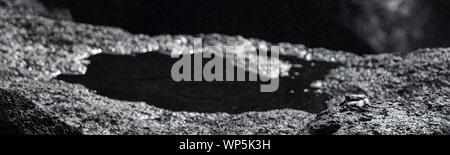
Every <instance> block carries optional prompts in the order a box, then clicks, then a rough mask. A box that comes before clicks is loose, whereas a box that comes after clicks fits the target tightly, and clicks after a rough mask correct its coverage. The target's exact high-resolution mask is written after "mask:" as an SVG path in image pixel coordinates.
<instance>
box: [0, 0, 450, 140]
mask: <svg viewBox="0 0 450 155" xmlns="http://www.w3.org/2000/svg"><path fill="white" fill-rule="evenodd" d="M1 1H3V0H0V2H1ZM0 7H1V9H0V21H1V22H0V51H1V52H0V75H1V76H0V88H8V89H14V90H17V91H19V92H22V94H25V95H24V96H23V97H25V98H26V99H27V100H29V101H30V102H27V103H28V104H26V105H33V107H39V109H42V111H44V113H46V114H48V115H50V116H51V117H50V118H52V120H54V121H55V120H60V121H61V122H63V123H65V124H67V125H68V126H70V127H74V128H76V129H79V130H80V131H81V132H82V133H83V134H142V135H144V134H374V135H376V134H383V135H385V134H387V135H391V134H402V135H408V134H432V135H435V134H436V135H439V134H448V129H449V120H450V119H449V111H450V110H449V105H448V103H449V96H448V94H450V93H449V92H450V91H449V88H450V81H449V79H448V77H449V76H450V71H449V70H448V69H449V68H450V62H449V59H448V58H449V57H450V49H447V48H440V49H422V50H418V51H414V52H411V53H409V54H405V55H395V54H378V55H367V56H357V55H355V54H352V53H347V52H342V51H332V50H327V49H322V48H315V49H313V48H307V47H305V46H304V45H299V44H290V43H280V44H273V43H269V42H266V41H262V40H259V39H248V38H244V37H241V36H227V35H221V34H201V35H195V36H192V35H176V36H175V35H160V36H147V35H133V34H130V33H128V32H126V31H123V30H121V29H117V28H111V27H103V26H93V25H88V24H79V23H75V22H71V21H61V20H53V19H49V18H46V17H42V16H41V15H39V14H37V13H36V12H35V11H33V10H30V9H27V8H26V7H20V8H17V7H9V6H8V5H0ZM195 37H201V38H203V43H204V44H205V45H207V46H212V45H215V46H217V47H218V48H208V49H204V50H206V51H209V52H217V50H220V49H223V48H225V47H226V46H231V45H233V46H239V47H242V48H241V49H244V50H236V51H232V52H234V53H237V54H242V53H255V52H256V50H255V49H256V47H259V46H260V45H269V46H270V45H279V46H280V48H281V51H282V52H281V54H282V57H280V61H278V62H280V63H282V64H301V67H299V65H297V67H294V68H297V69H299V70H298V71H299V72H298V73H297V74H295V72H293V74H290V75H297V76H306V77H308V76H313V75H309V74H302V73H303V72H304V71H302V69H311V67H318V68H319V69H317V70H316V71H321V73H320V75H324V77H323V79H320V83H321V87H320V92H322V93H323V94H325V95H328V96H330V98H329V99H328V100H327V101H326V103H328V107H329V108H328V109H327V110H324V111H322V112H319V114H317V115H316V114H311V113H308V112H304V111H302V110H298V109H297V110H296V109H285V108H276V109H271V110H270V111H263V112H249V111H246V112H243V113H235V114H230V113H223V112H212V113H199V112H192V111H191V112H180V111H178V112H177V111H172V110H168V109H164V108H158V107H156V106H152V105H151V104H146V103H143V102H139V101H121V100H117V99H112V98H110V97H107V96H102V95H101V94H100V93H98V92H96V91H95V90H93V89H90V88H89V87H87V86H84V85H81V84H75V83H74V84H71V83H67V82H64V81H61V80H57V79H55V78H56V77H57V76H58V75H61V74H65V75H70V74H73V75H83V74H86V73H87V70H88V68H87V67H88V64H89V63H90V61H89V59H87V58H88V57H90V56H93V55H97V54H110V55H111V54H112V55H125V56H129V55H135V56H137V55H139V54H142V53H148V52H169V51H171V50H172V49H174V48H176V47H186V48H188V47H192V46H193V44H192V43H193V40H194V38H195ZM296 61H298V62H309V63H293V62H296ZM311 62H315V64H314V65H313V64H312V63H311ZM317 62H323V63H325V64H328V63H330V64H338V66H334V65H333V66H334V67H331V69H330V67H325V68H326V69H320V68H321V66H322V65H321V64H318V63H317ZM106 65H108V64H106ZM311 73H314V72H311ZM318 80H319V79H318ZM312 82H313V81H311V83H312ZM311 83H308V84H307V85H306V86H305V87H304V88H306V87H309V86H311ZM295 86H296V85H293V86H292V87H293V88H294V89H287V90H286V92H292V91H291V90H295V91H294V92H293V94H292V93H288V94H289V95H295V94H297V93H299V92H317V91H318V90H315V89H314V88H311V89H310V88H306V89H304V88H302V89H299V90H296V89H295V88H297V87H295ZM298 88H300V87H298ZM317 88H318V87H317ZM346 94H364V96H366V97H363V96H349V97H347V99H346V98H345V95H346ZM9 98H12V100H14V99H17V100H19V101H22V100H21V98H20V97H19V96H15V95H13V96H10V97H9ZM367 98H368V99H370V102H367V101H366V99H367ZM288 99H289V98H288ZM341 103H351V104H348V106H340V104H341ZM354 103H355V104H354ZM361 105H362V106H361ZM349 107H352V108H349ZM354 107H356V108H354ZM12 108H13V109H12V111H14V110H20V107H12ZM0 111H1V110H0ZM8 112H10V111H7V112H6V113H7V114H8V115H9V114H11V115H13V116H16V115H17V116H16V117H18V118H23V117H22V116H21V115H19V114H16V113H8ZM39 113H40V112H39ZM29 117H31V116H26V118H29ZM45 118H47V117H44V119H45ZM7 121H10V120H9V119H7ZM22 122H26V121H22ZM51 124H55V123H51ZM51 124H50V125H51ZM56 124H58V123H56ZM30 126H31V128H33V129H39V130H36V132H27V133H32V134H46V133H49V132H50V130H47V129H45V128H44V129H41V128H42V126H40V125H39V124H31V125H30ZM26 127H28V125H27V126H26ZM26 127H21V128H23V129H27V128H26ZM50 133H53V132H50ZM57 133H67V132H57Z"/></svg>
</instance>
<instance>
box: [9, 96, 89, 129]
mask: <svg viewBox="0 0 450 155" xmlns="http://www.w3.org/2000/svg"><path fill="white" fill-rule="evenodd" d="M80 134H81V132H80V131H79V130H78V129H76V128H74V127H72V126H69V125H67V124H65V123H64V122H62V121H59V120H58V119H57V118H55V117H52V116H51V115H50V114H49V113H47V112H45V111H43V110H41V109H39V107H37V106H36V105H35V104H33V103H31V102H30V101H29V100H27V99H25V97H23V96H22V95H20V94H19V93H17V92H14V91H7V90H3V89H0V135H80Z"/></svg>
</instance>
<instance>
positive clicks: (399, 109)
mask: <svg viewBox="0 0 450 155" xmlns="http://www.w3.org/2000/svg"><path fill="white" fill-rule="evenodd" d="M448 94H449V90H444V91H440V92H435V93H429V94H425V95H424V96H418V97H414V98H411V99H404V98H398V99H390V100H384V101H378V102H375V103H374V105H371V106H359V107H358V108H359V109H360V110H354V109H352V108H348V107H347V106H338V107H333V108H330V109H328V110H326V111H324V112H322V113H320V114H319V115H318V116H317V117H316V118H315V119H314V120H313V121H311V122H310V123H309V124H308V128H309V133H311V134H329V135H330V134H334V135H445V134H448V133H446V132H447V130H448V129H449V127H450V117H449V115H448V114H449V111H448V110H449V108H450V102H449V101H450V98H449V95H448ZM437 107H439V108H437Z"/></svg>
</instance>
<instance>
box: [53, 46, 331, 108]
mask: <svg viewBox="0 0 450 155" xmlns="http://www.w3.org/2000/svg"><path fill="white" fill-rule="evenodd" d="M89 59H90V61H91V64H90V65H89V66H88V70H87V73H86V74H85V75H61V76H59V77H57V79H59V80H64V81H66V82H70V83H79V84H82V85H85V86H86V87H88V88H90V89H93V90H96V91H97V93H98V94H100V95H103V96H107V97H110V98H114V99H119V100H126V101H145V102H146V103H148V104H150V105H154V106H157V107H160V108H164V109H169V110H174V111H193V112H227V113H242V112H248V111H267V110H273V109H286V108H291V109H300V110H305V111H308V112H312V113H318V112H320V111H322V110H324V109H325V108H326V104H325V101H326V100H328V99H329V96H327V95H326V94H320V93H316V92H315V90H314V89H312V88H310V84H311V83H312V82H314V81H316V80H320V79H322V78H323V76H324V75H325V74H326V73H327V72H328V71H329V69H331V68H334V67H336V66H337V65H336V64H331V63H326V62H306V61H303V60H298V59H294V58H287V57H285V58H282V59H285V60H287V61H290V62H291V63H295V64H301V65H302V66H303V67H302V68H293V69H291V70H290V75H291V76H289V77H283V78H281V79H280V87H279V90H278V91H276V92H274V93H261V92H260V85H261V84H262V83H263V82H261V81H258V82H179V83H177V82H174V81H173V80H172V78H171V68H172V65H173V63H175V62H176V61H177V59H172V58H170V57H169V56H167V55H163V54H159V53H146V54H139V55H136V56H118V55H107V54H100V55H95V56H92V57H90V58H89ZM205 61H206V60H204V62H205ZM297 66H298V65H297ZM236 69H237V68H236ZM247 74H250V73H248V72H247ZM234 75H236V74H234Z"/></svg>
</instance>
